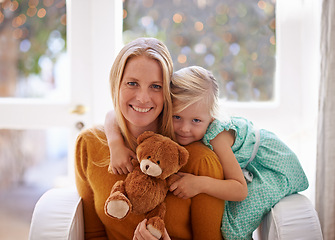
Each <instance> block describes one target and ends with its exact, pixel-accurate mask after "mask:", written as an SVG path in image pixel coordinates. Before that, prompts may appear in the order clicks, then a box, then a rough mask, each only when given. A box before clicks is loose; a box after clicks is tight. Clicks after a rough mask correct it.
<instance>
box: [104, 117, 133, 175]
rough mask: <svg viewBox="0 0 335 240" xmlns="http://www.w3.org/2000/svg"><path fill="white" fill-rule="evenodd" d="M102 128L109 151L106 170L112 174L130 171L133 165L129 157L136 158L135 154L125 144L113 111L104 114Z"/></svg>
mask: <svg viewBox="0 0 335 240" xmlns="http://www.w3.org/2000/svg"><path fill="white" fill-rule="evenodd" d="M104 128H105V134H106V138H107V143H108V147H109V151H110V163H109V168H108V171H110V172H113V173H114V174H127V173H129V172H132V171H133V165H132V164H131V159H136V154H135V153H134V152H133V151H132V150H130V149H129V148H127V147H126V146H125V143H124V141H123V137H122V135H121V132H120V129H119V126H118V125H117V122H116V119H115V115H114V112H113V111H110V112H108V113H107V114H106V118H105V124H104Z"/></svg>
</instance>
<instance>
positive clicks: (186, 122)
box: [173, 101, 213, 145]
mask: <svg viewBox="0 0 335 240" xmlns="http://www.w3.org/2000/svg"><path fill="white" fill-rule="evenodd" d="M176 104H178V102H177V103H176ZM212 121H213V118H212V117H211V115H210V113H209V110H208V105H207V104H206V103H204V102H203V101H198V102H196V103H194V104H192V105H190V106H189V107H187V108H185V109H184V110H183V111H181V112H179V113H176V114H174V115H173V127H174V132H175V134H176V138H177V142H178V143H179V144H181V145H187V144H190V143H192V142H195V141H199V140H201V139H202V138H203V136H204V135H205V133H206V130H207V127H208V126H209V124H210V123H211V122H212Z"/></svg>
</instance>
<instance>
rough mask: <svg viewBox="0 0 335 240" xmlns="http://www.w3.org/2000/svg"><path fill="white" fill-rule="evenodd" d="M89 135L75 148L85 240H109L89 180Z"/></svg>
mask: <svg viewBox="0 0 335 240" xmlns="http://www.w3.org/2000/svg"><path fill="white" fill-rule="evenodd" d="M85 134H86V135H85ZM87 135H88V133H87V132H84V133H82V134H80V135H79V136H78V138H77V141H76V148H75V180H76V186H77V190H78V193H79V195H80V196H81V198H82V201H83V212H84V219H85V221H84V228H85V239H99V240H102V239H108V238H107V235H106V231H105V228H104V225H103V224H102V222H101V221H100V218H99V217H98V215H97V213H96V210H95V207H94V196H93V191H92V189H91V187H90V183H89V182H88V180H87V169H88V166H89V164H88V161H89V156H88V148H89V144H88V143H87V139H86V137H87Z"/></svg>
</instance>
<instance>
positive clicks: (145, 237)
mask: <svg viewBox="0 0 335 240" xmlns="http://www.w3.org/2000/svg"><path fill="white" fill-rule="evenodd" d="M133 240H157V238H156V237H154V236H153V235H152V234H151V233H150V232H149V231H148V229H147V219H144V220H143V221H142V222H140V223H139V224H138V225H137V227H136V229H135V232H134V237H133ZM163 240H171V238H170V237H169V234H168V233H167V231H166V228H165V229H164V237H163Z"/></svg>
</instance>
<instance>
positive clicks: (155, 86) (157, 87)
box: [152, 84, 162, 89]
mask: <svg viewBox="0 0 335 240" xmlns="http://www.w3.org/2000/svg"><path fill="white" fill-rule="evenodd" d="M152 88H154V89H161V88H162V86H161V85H158V84H152Z"/></svg>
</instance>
